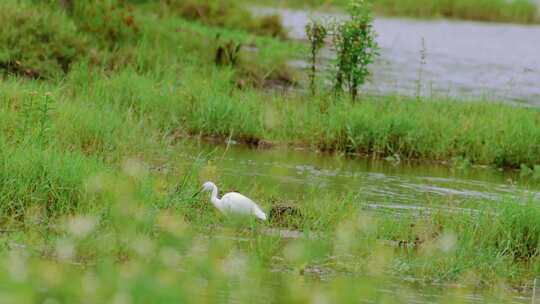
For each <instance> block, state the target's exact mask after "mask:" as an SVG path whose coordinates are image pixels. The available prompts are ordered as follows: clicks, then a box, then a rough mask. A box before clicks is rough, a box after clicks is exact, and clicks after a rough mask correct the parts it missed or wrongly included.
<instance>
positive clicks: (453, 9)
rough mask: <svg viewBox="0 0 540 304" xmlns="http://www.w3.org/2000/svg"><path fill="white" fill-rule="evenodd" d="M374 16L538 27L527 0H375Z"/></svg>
mask: <svg viewBox="0 0 540 304" xmlns="http://www.w3.org/2000/svg"><path fill="white" fill-rule="evenodd" d="M259 3H260V4H263V5H276V4H277V5H282V6H287V7H290V6H292V7H297V8H302V7H310V8H313V7H315V8H331V7H338V8H346V7H347V5H348V3H349V1H347V0H294V1H266V0H261V1H259ZM374 8H375V11H376V13H378V14H380V15H384V16H402V17H420V18H437V17H444V18H450V19H463V20H476V21H489V22H513V23H523V24H531V23H538V21H539V19H538V18H539V16H538V12H537V7H536V4H535V3H534V1H529V0H513V1H505V0H476V1H468V0H439V1H431V0H401V1H400V0H377V1H374Z"/></svg>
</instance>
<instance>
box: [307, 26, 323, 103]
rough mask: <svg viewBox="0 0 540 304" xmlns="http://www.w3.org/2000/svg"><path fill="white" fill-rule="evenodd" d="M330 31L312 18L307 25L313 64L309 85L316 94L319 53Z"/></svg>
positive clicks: (311, 62) (310, 59)
mask: <svg viewBox="0 0 540 304" xmlns="http://www.w3.org/2000/svg"><path fill="white" fill-rule="evenodd" d="M327 34H328V31H327V30H326V27H325V26H324V25H323V24H322V23H320V22H318V21H315V20H312V21H311V22H309V23H308V24H307V25H306V36H307V38H308V40H309V42H310V51H311V52H310V58H309V61H310V64H311V73H310V74H309V85H310V88H311V93H312V94H315V76H316V73H317V67H316V65H317V54H318V53H319V51H320V50H321V48H322V47H323V46H324V39H325V38H326V35H327Z"/></svg>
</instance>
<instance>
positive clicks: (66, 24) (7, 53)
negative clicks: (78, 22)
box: [0, 0, 86, 78]
mask: <svg viewBox="0 0 540 304" xmlns="http://www.w3.org/2000/svg"><path fill="white" fill-rule="evenodd" d="M0 28H2V30H1V31H0V71H1V73H4V74H16V75H24V76H28V77H32V78H51V77H53V76H54V75H56V74H61V73H66V72H67V71H68V70H69V67H70V65H71V64H72V63H73V62H74V61H75V60H76V59H77V58H79V57H81V56H82V55H83V54H84V52H85V44H86V39H85V37H84V35H81V34H79V33H77V29H76V27H75V24H74V23H73V22H72V21H71V20H70V19H69V18H67V17H66V15H65V14H63V13H61V12H59V11H54V10H51V9H49V8H48V7H46V6H44V5H35V4H34V5H30V4H28V3H26V2H24V1H12V0H7V1H2V2H1V3H0Z"/></svg>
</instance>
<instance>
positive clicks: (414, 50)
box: [254, 8, 540, 106]
mask: <svg viewBox="0 0 540 304" xmlns="http://www.w3.org/2000/svg"><path fill="white" fill-rule="evenodd" d="M254 12H255V13H256V14H279V15H281V16H282V18H283V23H284V25H285V26H286V27H287V29H288V30H289V34H290V37H291V38H293V39H302V40H303V39H305V33H304V27H305V25H306V23H307V22H308V21H309V20H310V19H311V18H313V19H319V20H340V19H344V18H345V16H344V15H340V14H335V13H332V14H331V13H320V12H316V13H315V12H307V11H300V10H288V9H275V8H256V9H254ZM374 27H375V30H376V32H377V33H378V37H377V41H378V43H379V46H380V48H381V56H380V58H379V59H378V60H377V62H376V63H375V64H374V66H373V68H372V71H373V77H372V79H371V82H370V83H368V84H367V85H366V86H365V87H364V89H365V90H367V91H368V92H370V93H372V94H382V95H387V94H400V95H409V96H415V95H416V94H417V91H418V90H417V88H418V83H420V84H421V86H420V87H421V90H420V93H421V94H422V95H424V96H442V97H447V96H448V97H459V98H460V99H479V98H480V99H484V98H485V99H490V100H500V101H510V102H518V103H525V104H529V105H534V106H540V26H539V25H514V24H500V23H480V22H467V21H447V20H412V19H404V18H381V17H377V18H376V19H375V22H374ZM422 49H424V50H425V54H426V58H425V64H422V63H421V61H422V60H421V50H422ZM322 57H323V59H330V58H331V57H332V54H331V52H329V51H328V50H327V51H325V52H323V53H322ZM292 64H293V65H296V66H299V67H303V66H305V65H306V64H305V62H303V61H301V60H299V61H295V62H292Z"/></svg>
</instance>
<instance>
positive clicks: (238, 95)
mask: <svg viewBox="0 0 540 304" xmlns="http://www.w3.org/2000/svg"><path fill="white" fill-rule="evenodd" d="M37 2H39V1H35V2H34V1H23V0H9V1H2V2H1V3H0V15H1V16H3V15H2V14H12V15H13V16H21V17H20V19H17V18H19V17H17V18H0V23H4V24H3V25H5V26H4V27H3V30H2V31H1V32H0V39H1V40H2V41H1V42H2V43H1V44H0V58H1V60H0V61H1V62H2V63H3V64H1V65H0V69H1V70H2V72H3V76H2V79H1V81H0V121H1V124H0V223H1V225H2V227H0V229H1V232H0V256H2V261H4V262H3V263H0V285H2V286H3V288H2V289H3V290H1V291H0V299H1V300H0V301H5V302H10V303H18V302H47V303H54V302H80V301H81V300H82V299H85V300H86V301H89V302H97V303H100V302H108V301H112V302H115V303H148V302H179V301H181V302H194V303H200V302H224V301H239V302H250V303H252V302H279V303H304V302H308V301H325V300H326V301H329V302H356V301H357V300H358V299H359V298H362V299H366V300H372V301H374V302H378V303H395V302H396V296H395V295H391V296H389V295H388V294H385V293H384V291H381V289H380V286H383V285H384V284H387V283H388V284H395V279H393V278H395V276H400V277H403V276H407V277H414V278H416V279H417V284H422V283H425V284H428V283H430V282H438V283H455V282H459V283H462V284H460V285H455V286H454V285H451V286H445V287H444V288H443V290H438V292H440V293H442V294H444V296H445V300H447V301H448V302H452V301H453V300H454V299H456V301H460V299H462V298H460V296H461V295H462V294H464V293H467V292H470V291H471V290H473V289H475V288H477V287H485V288H486V290H488V291H489V290H497V291H500V290H503V291H506V292H503V293H496V294H495V296H494V297H495V298H494V299H493V301H492V302H496V301H500V302H502V303H504V302H506V300H508V297H510V296H511V295H512V292H513V290H514V289H515V288H519V289H522V290H530V287H531V286H530V283H531V282H532V279H533V278H535V277H537V276H538V275H539V274H540V268H539V267H538V265H540V264H539V263H538V262H539V261H538V259H539V246H540V241H539V235H540V224H539V222H538V221H537V220H536V219H537V218H538V217H539V216H540V209H539V207H538V206H537V204H535V202H534V201H532V199H527V198H524V199H523V200H519V199H517V198H513V199H509V200H505V201H502V202H497V203H494V202H489V204H488V203H486V202H482V201H473V202H467V203H461V205H460V207H462V209H456V211H455V212H447V211H446V208H438V207H444V206H454V207H455V204H456V202H453V201H451V199H449V201H448V202H446V201H444V202H435V203H434V204H433V205H434V206H433V208H431V209H430V208H426V209H421V210H420V211H418V212H410V213H408V214H404V215H402V216H396V214H392V213H388V212H384V211H373V210H371V211H370V210H366V209H365V208H364V207H365V206H366V204H365V203H366V202H365V200H364V198H363V197H362V195H361V193H357V192H352V191H351V192H349V193H344V194H336V193H320V192H319V191H318V190H317V189H312V190H309V189H307V190H306V193H304V194H303V195H302V196H301V197H299V198H298V201H296V202H294V209H292V210H298V211H294V212H291V214H292V215H291V216H290V217H288V218H286V219H284V220H281V221H280V222H279V223H276V222H269V223H261V222H254V221H249V220H247V221H246V220H243V219H234V218H233V219H231V218H226V217H223V216H221V215H220V214H219V213H216V212H215V210H214V209H213V208H212V206H211V205H209V204H208V202H207V201H206V198H196V197H193V193H195V192H196V190H197V189H198V187H199V186H200V184H201V182H202V181H205V180H209V179H211V180H216V181H219V182H220V184H223V185H224V186H225V189H226V188H227V187H241V188H240V189H238V190H242V191H241V192H243V193H246V194H248V193H249V194H250V197H252V198H254V199H255V200H256V201H258V202H260V203H261V205H262V207H263V208H264V209H265V210H266V211H268V210H270V209H271V207H272V205H274V203H272V202H271V200H270V198H269V197H270V196H271V195H272V196H275V195H276V194H275V193H272V191H273V189H261V188H260V187H259V186H258V185H257V182H256V181H252V182H251V183H249V184H240V185H239V184H238V183H237V181H235V180H228V179H225V178H223V177H220V176H219V175H218V174H216V173H215V168H214V165H213V162H218V161H219V159H218V158H217V157H216V156H215V155H202V154H199V155H198V156H193V155H191V156H193V157H192V158H188V159H185V158H183V157H182V153H189V151H187V149H186V145H185V144H184V140H185V138H187V137H199V138H200V137H205V136H208V137H217V138H220V139H225V138H227V139H229V142H231V141H232V140H236V141H240V142H244V143H249V144H254V145H260V146H262V145H263V142H269V143H275V144H279V143H284V144H287V145H288V144H290V145H296V146H308V147H313V148H314V149H320V150H326V151H337V152H345V153H359V154H370V155H372V156H375V157H383V156H396V155H397V156H399V157H400V158H401V159H430V160H445V161H450V160H452V159H454V158H459V159H462V160H463V161H462V162H464V163H465V162H469V161H470V162H472V163H477V164H489V165H494V166H497V167H520V166H525V167H530V168H533V166H534V165H537V164H540V159H539V158H540V151H539V149H540V146H538V145H536V144H532V143H538V142H539V137H540V131H539V130H540V128H538V123H539V121H540V120H539V115H540V114H539V113H538V112H537V111H536V110H534V109H528V108H520V107H512V106H509V105H502V104H493V103H487V102H470V103H460V102H455V101H452V100H424V99H421V100H418V99H416V98H403V97H393V96H390V97H383V98H376V97H369V96H359V97H358V98H361V99H362V102H357V103H354V102H352V100H351V98H349V97H348V96H341V97H337V98H336V97H334V95H333V94H332V93H331V92H327V91H325V90H321V92H320V93H319V94H315V95H308V94H305V92H302V91H301V90H298V91H293V92H283V91H282V90H285V89H287V88H289V87H290V82H293V81H292V80H291V78H292V77H290V75H288V74H287V72H286V71H284V70H282V67H283V66H285V65H286V60H288V59H290V58H294V57H295V56H301V54H304V53H306V52H307V51H306V49H305V47H304V46H303V45H299V44H298V43H296V42H291V41H282V40H279V39H275V38H271V37H268V35H262V36H257V35H253V34H250V33H253V32H252V31H249V30H247V29H244V28H241V27H240V28H236V27H230V28H228V29H226V30H224V29H222V28H219V27H216V26H215V25H216V24H210V26H209V25H207V24H205V22H204V21H200V22H193V21H192V20H189V19H183V18H179V17H178V16H177V15H176V14H163V5H170V3H172V2H170V1H163V2H162V3H143V4H133V6H131V7H128V6H122V5H120V6H116V5H115V6H114V10H115V11H116V10H119V12H118V13H116V12H115V13H114V16H117V17H114V18H118V19H117V24H116V25H115V26H114V30H115V31H113V32H111V31H109V29H107V26H105V25H104V24H103V23H102V21H103V20H102V19H100V18H97V19H96V18H95V17H96V15H92V14H80V15H76V14H77V13H76V12H77V5H78V2H77V1H75V2H74V5H75V6H74V8H73V10H74V11H73V13H72V14H73V15H70V14H68V13H66V12H63V11H62V9H61V8H60V7H57V6H56V5H54V4H51V5H45V4H36V3H37ZM133 2H135V1H133ZM55 3H56V1H55ZM99 3H107V4H111V3H116V2H113V1H110V2H109V1H103V2H99ZM118 3H120V2H118ZM104 7H108V8H109V9H112V8H113V6H104ZM90 8H91V9H96V10H95V11H94V10H91V11H94V12H95V13H96V14H97V16H100V17H103V18H105V17H104V16H108V15H106V14H107V13H106V12H103V11H100V10H99V9H97V8H96V7H93V6H89V9H90ZM27 14H28V15H27ZM12 15H9V16H12ZM28 16H30V17H28ZM53 17H54V18H53ZM48 18H53V19H54V20H53V19H50V22H48V21H47V20H49V19H48ZM81 18H82V19H81ZM84 18H88V20H85V19H84ZM111 18H113V17H111ZM76 19H77V20H76ZM21 20H22V21H21ZM10 22H11V23H10ZM13 22H21V23H20V24H23V25H24V26H19V27H15V26H13ZM227 22H229V21H227ZM59 23H60V25H59ZM118 26H123V27H125V28H124V29H123V30H121V32H116V30H118V29H117V27H118ZM101 30H103V31H104V32H96V31H101ZM124 30H125V32H124ZM18 31H22V33H18ZM22 34H24V35H25V39H24V40H18V39H15V38H14V37H18V36H20V35H22ZM217 36H219V37H220V39H221V40H220V41H222V42H223V43H224V44H219V43H220V42H219V41H218V40H216V37H217ZM106 37H108V38H106ZM72 40H73V41H74V42H73V43H70V42H69V41H72ZM97 41H100V42H101V43H97ZM79 45H84V46H85V47H83V48H82V49H81V51H78V50H79V49H78V47H79ZM227 45H229V46H227ZM240 45H242V47H239V46H240ZM60 47H62V48H64V47H65V48H66V50H63V49H62V48H60ZM220 47H221V48H222V51H221V52H222V53H223V52H225V53H227V52H230V54H229V55H223V56H219V58H221V59H219V60H218V59H217V57H216V56H217V54H218V53H219V49H220ZM12 50H16V51H13V52H12ZM231 50H232V51H231ZM63 52H65V54H68V55H71V57H69V56H68V58H69V68H67V69H64V68H63V67H62V63H63V62H64V61H63V60H64V56H67V55H62V54H64V53H63ZM233 53H234V54H233ZM58 54H60V55H61V56H60V55H58ZM231 55H234V56H233V57H231ZM57 56H60V57H57ZM30 58H32V59H30ZM223 60H225V62H226V64H225V62H222V61H223ZM17 61H19V62H20V63H21V66H23V67H24V69H23V68H21V69H18V68H17V69H14V68H13V67H12V64H13V62H15V64H17V63H16V62H17ZM230 61H234V64H232V62H230ZM7 63H10V64H7ZM45 63H47V64H46V65H45ZM216 63H220V64H216ZM27 69H28V70H30V71H37V72H36V73H39V74H38V75H40V76H41V75H47V76H43V77H35V76H34V73H26V72H24V71H26V70H27ZM21 71H22V72H21ZM49 75H54V77H52V76H49ZM246 75H247V76H246ZM247 77H253V78H254V79H258V80H260V81H262V82H263V85H260V86H259V85H256V84H255V82H256V81H248V80H246V79H248V78H247ZM35 78H39V79H35ZM289 81H290V82H289ZM268 87H271V88H270V89H269V88H268ZM186 151H187V152H186ZM278 195H279V194H278ZM278 199H279V197H278ZM469 204H470V206H469ZM468 207H469V208H468ZM278 227H285V228H289V229H297V230H298V231H297V232H298V234H299V235H298V236H297V237H294V238H286V237H283V236H282V235H281V234H280V233H281V230H276V229H277V228H278ZM276 231H277V233H276ZM310 278H313V279H310ZM269 282H272V283H271V284H270V283H269ZM490 288H491V289H490ZM410 289H411V288H410V287H409V286H408V285H407V284H406V283H403V282H401V283H399V286H398V288H396V293H397V294H398V295H403V297H404V299H405V300H403V302H406V301H407V300H406V299H407V298H406V296H407V295H408V294H410ZM488 299H490V298H489V295H488Z"/></svg>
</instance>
